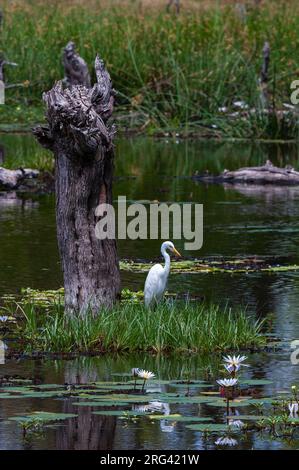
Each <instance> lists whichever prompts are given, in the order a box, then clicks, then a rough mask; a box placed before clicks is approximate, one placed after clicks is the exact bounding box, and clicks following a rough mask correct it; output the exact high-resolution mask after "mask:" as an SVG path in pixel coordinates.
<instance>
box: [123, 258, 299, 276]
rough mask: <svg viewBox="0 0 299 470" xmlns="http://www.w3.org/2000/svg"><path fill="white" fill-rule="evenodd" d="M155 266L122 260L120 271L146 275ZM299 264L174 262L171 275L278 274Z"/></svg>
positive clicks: (297, 267)
mask: <svg viewBox="0 0 299 470" xmlns="http://www.w3.org/2000/svg"><path fill="white" fill-rule="evenodd" d="M152 266H153V263H151V262H143V261H133V260H122V261H120V269H122V270H123V271H132V272H134V273H145V272H148V271H149V270H150V268H151V267H152ZM298 270H299V266H298V265H297V264H291V265H280V264H277V263H275V264H271V263H268V262H267V261H265V260H262V259H256V258H246V259H239V260H223V261H208V260H199V259H193V260H182V261H172V263H171V273H172V274H197V273H212V274H217V273H251V272H263V273H276V272H289V271H298Z"/></svg>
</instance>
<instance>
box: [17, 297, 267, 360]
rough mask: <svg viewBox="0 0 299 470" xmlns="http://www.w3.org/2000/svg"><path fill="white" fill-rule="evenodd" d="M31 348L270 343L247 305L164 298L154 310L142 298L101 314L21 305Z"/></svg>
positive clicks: (216, 347) (167, 348)
mask: <svg viewBox="0 0 299 470" xmlns="http://www.w3.org/2000/svg"><path fill="white" fill-rule="evenodd" d="M22 312H23V317H24V324H23V326H22V328H23V336H24V338H25V340H26V343H27V344H28V348H29V349H30V350H34V351H43V352H56V353H61V352H66V353H71V352H80V353H103V352H133V351H152V352H156V353H161V352H171V351H176V352H178V351H182V352H183V351H188V352H190V351H192V352H212V351H227V350H238V349H244V348H251V347H261V346H264V345H265V338H264V337H263V336H262V334H261V326H262V322H260V321H254V320H253V319H252V318H251V317H249V316H248V315H247V314H246V313H245V312H244V311H242V310H239V311H235V312H233V311H232V310H230V309H229V308H226V309H223V310H222V309H221V308H220V307H218V306H215V305H204V304H193V303H188V302H187V303H185V302H178V301H177V302H165V303H163V304H161V305H159V307H158V308H157V309H156V310H154V311H149V310H147V309H146V308H145V307H144V306H143V305H140V304H130V303H128V304H125V305H119V306H117V307H115V308H114V309H113V310H110V311H108V310H107V311H102V312H101V313H100V314H99V315H98V316H97V317H93V316H92V315H91V314H89V313H87V314H86V315H85V316H82V317H72V318H69V317H67V316H66V315H65V314H64V312H63V308H62V307H61V306H60V305H58V304H57V305H56V306H53V307H52V309H51V311H50V313H47V315H42V314H41V312H40V310H39V309H38V308H37V307H35V306H34V305H33V304H26V305H24V306H23V307H22Z"/></svg>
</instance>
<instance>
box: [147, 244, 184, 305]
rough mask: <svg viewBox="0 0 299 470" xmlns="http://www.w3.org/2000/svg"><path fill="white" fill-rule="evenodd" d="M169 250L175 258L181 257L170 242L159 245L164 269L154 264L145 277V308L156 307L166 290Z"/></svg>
mask: <svg viewBox="0 0 299 470" xmlns="http://www.w3.org/2000/svg"><path fill="white" fill-rule="evenodd" d="M167 250H170V251H171V252H172V253H175V254H176V255H177V256H181V255H180V253H179V252H178V251H177V250H176V249H175V247H174V244H173V243H172V242H169V241H168V242H164V243H162V245H161V253H162V256H163V258H164V260H165V265H164V268H163V266H161V264H155V265H154V266H153V267H152V268H151V269H150V270H149V273H148V275H147V278H146V281H145V285H144V303H145V305H146V307H151V306H153V305H157V304H158V303H159V302H160V300H161V298H162V297H163V294H164V292H165V289H166V285H167V280H168V276H169V271H170V256H169V254H168V253H167Z"/></svg>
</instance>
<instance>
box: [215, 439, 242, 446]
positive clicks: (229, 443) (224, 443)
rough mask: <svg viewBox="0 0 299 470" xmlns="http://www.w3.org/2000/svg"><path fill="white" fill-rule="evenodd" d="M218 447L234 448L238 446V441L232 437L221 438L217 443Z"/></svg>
mask: <svg viewBox="0 0 299 470" xmlns="http://www.w3.org/2000/svg"><path fill="white" fill-rule="evenodd" d="M215 444H216V446H229V447H233V446H236V445H237V444H238V441H237V440H236V439H233V438H232V437H219V439H217V441H216V442H215Z"/></svg>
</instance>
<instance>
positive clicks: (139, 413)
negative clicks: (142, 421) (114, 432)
mask: <svg viewBox="0 0 299 470" xmlns="http://www.w3.org/2000/svg"><path fill="white" fill-rule="evenodd" d="M92 414H93V415H101V416H121V417H125V416H146V415H147V414H148V413H147V412H145V411H137V410H136V411H134V410H130V411H124V410H105V411H93V412H92Z"/></svg>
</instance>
